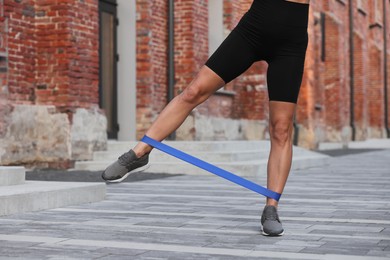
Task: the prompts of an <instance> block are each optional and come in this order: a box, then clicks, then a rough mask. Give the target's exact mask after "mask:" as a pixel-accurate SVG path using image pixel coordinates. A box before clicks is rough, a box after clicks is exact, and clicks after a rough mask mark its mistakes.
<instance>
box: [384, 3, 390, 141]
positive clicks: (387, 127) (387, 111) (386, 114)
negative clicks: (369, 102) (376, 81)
mask: <svg viewBox="0 0 390 260" xmlns="http://www.w3.org/2000/svg"><path fill="white" fill-rule="evenodd" d="M383 53H384V54H383V56H384V57H383V61H384V73H383V75H384V82H383V83H384V86H383V87H384V98H385V100H384V101H385V128H386V134H387V138H390V128H389V121H388V118H389V114H388V113H389V110H388V109H389V107H388V99H387V85H388V82H387V15H386V0H383Z"/></svg>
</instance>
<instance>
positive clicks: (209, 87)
mask: <svg viewBox="0 0 390 260" xmlns="http://www.w3.org/2000/svg"><path fill="white" fill-rule="evenodd" d="M224 84H225V83H224V81H223V80H222V79H221V77H219V76H218V75H217V74H216V73H215V72H214V71H212V70H211V69H209V68H208V67H207V66H203V67H202V68H201V69H200V71H199V73H198V74H197V75H196V77H195V78H194V80H193V81H192V82H191V83H190V85H188V87H187V88H185V89H184V91H183V92H182V93H181V94H180V95H178V96H176V97H175V98H174V99H173V100H172V101H171V102H169V104H168V105H167V106H166V107H165V108H164V109H163V111H162V112H161V113H160V115H159V116H158V117H157V119H156V120H155V121H154V123H153V124H152V126H151V127H150V128H149V129H148V131H147V132H146V135H147V136H149V137H151V138H153V139H155V140H158V141H161V140H163V139H165V138H166V137H167V136H168V135H170V134H171V133H172V132H173V131H175V130H176V129H177V128H178V127H179V126H180V125H181V124H182V123H183V122H184V120H185V119H186V118H187V116H188V115H189V114H190V112H191V111H192V110H193V109H194V108H195V107H196V106H198V105H199V104H201V103H202V102H204V101H205V100H206V99H207V98H208V97H209V96H210V95H212V94H213V93H214V92H215V91H217V90H218V89H219V88H221V87H222V86H223V85H224ZM133 150H134V152H135V154H136V155H137V157H141V156H142V155H144V154H145V153H148V152H150V151H151V150H152V147H151V146H149V145H147V144H145V143H143V142H139V143H138V144H137V145H136V146H135V147H134V149H133Z"/></svg>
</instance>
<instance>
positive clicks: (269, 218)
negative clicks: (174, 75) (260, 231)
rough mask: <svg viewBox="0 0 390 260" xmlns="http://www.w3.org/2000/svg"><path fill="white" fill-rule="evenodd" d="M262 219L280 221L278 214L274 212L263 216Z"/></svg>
mask: <svg viewBox="0 0 390 260" xmlns="http://www.w3.org/2000/svg"><path fill="white" fill-rule="evenodd" d="M264 219H265V220H277V221H278V222H280V220H279V217H278V215H275V214H271V215H268V216H265V217H264Z"/></svg>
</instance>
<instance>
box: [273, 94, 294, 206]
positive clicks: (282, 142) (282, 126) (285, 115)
mask: <svg viewBox="0 0 390 260" xmlns="http://www.w3.org/2000/svg"><path fill="white" fill-rule="evenodd" d="M295 108H296V104H295V103H292V102H282V101H272V100H271V101H270V102H269V114H270V117H269V133H270V139H271V150H270V154H269V159H268V167H267V187H268V189H270V190H272V191H275V192H278V193H282V192H283V189H284V186H285V184H286V181H287V177H288V174H289V172H290V168H291V161H292V131H293V117H294V113H295ZM267 205H273V206H276V207H277V205H278V202H277V201H276V200H273V199H271V198H267Z"/></svg>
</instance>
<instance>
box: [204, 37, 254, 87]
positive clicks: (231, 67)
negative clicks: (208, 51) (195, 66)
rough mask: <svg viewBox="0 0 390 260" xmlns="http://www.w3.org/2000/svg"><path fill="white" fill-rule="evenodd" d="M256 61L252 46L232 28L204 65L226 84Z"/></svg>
mask: <svg viewBox="0 0 390 260" xmlns="http://www.w3.org/2000/svg"><path fill="white" fill-rule="evenodd" d="M255 61H256V54H255V51H254V50H253V47H252V46H251V45H249V44H248V42H247V40H246V39H244V38H243V37H242V36H241V35H240V34H239V32H237V31H236V30H233V31H232V32H231V33H230V34H229V35H228V37H226V39H225V40H224V41H223V42H222V43H221V45H220V46H219V47H218V48H217V50H216V51H215V52H214V53H213V54H212V55H211V56H210V57H209V59H208V60H207V61H206V63H205V65H206V66H207V67H208V68H210V69H211V70H212V71H214V72H215V73H216V74H217V75H218V76H219V77H221V79H222V80H223V81H224V82H225V84H227V83H228V82H230V81H231V80H233V79H235V78H236V77H238V76H239V75H241V74H242V73H243V72H245V71H246V70H247V69H248V68H249V67H250V66H251V65H252V64H253V62H255Z"/></svg>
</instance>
